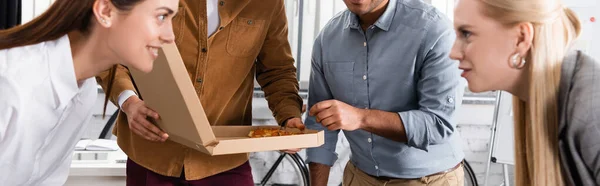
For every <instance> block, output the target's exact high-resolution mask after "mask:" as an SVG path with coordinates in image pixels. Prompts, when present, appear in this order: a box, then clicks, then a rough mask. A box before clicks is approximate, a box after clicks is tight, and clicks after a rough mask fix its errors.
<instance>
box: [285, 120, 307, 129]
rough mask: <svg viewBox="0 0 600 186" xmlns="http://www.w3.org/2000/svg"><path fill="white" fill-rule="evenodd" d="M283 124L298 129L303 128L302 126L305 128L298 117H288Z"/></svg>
mask: <svg viewBox="0 0 600 186" xmlns="http://www.w3.org/2000/svg"><path fill="white" fill-rule="evenodd" d="M285 125H286V127H290V128H297V129H300V130H304V128H305V126H304V124H303V123H302V120H301V119H300V118H292V119H289V120H288V121H287V122H286V124H285Z"/></svg>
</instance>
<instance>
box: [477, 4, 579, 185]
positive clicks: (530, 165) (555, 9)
mask: <svg viewBox="0 0 600 186" xmlns="http://www.w3.org/2000/svg"><path fill="white" fill-rule="evenodd" d="M481 2H483V3H482V4H483V7H484V8H483V13H484V15H486V16H488V17H491V18H493V19H495V20H497V21H499V22H500V23H502V24H504V25H506V26H515V25H517V24H519V23H524V22H528V23H531V24H532V25H533V29H534V37H533V43H532V47H531V49H530V50H529V51H528V53H527V55H526V56H525V60H526V61H527V67H526V70H527V72H526V73H527V76H528V78H529V83H528V86H529V90H528V91H529V92H528V95H529V100H528V101H527V102H524V101H522V100H520V99H519V98H517V97H513V100H514V101H513V112H514V121H515V122H514V128H515V148H516V151H515V152H516V153H515V158H516V162H515V163H516V164H515V169H516V171H515V178H516V181H515V183H516V185H517V186H529V185H564V184H565V183H564V180H563V177H562V172H561V164H560V155H559V151H558V123H559V116H558V97H557V96H558V91H559V82H560V74H561V65H562V61H563V58H564V57H565V55H566V53H567V50H568V49H569V46H570V43H571V42H572V41H573V40H574V39H576V38H577V36H579V33H580V31H581V25H580V24H581V23H580V22H579V20H578V18H577V16H576V15H575V14H574V12H573V11H572V10H570V9H568V8H564V7H563V6H562V5H561V3H560V0H481Z"/></svg>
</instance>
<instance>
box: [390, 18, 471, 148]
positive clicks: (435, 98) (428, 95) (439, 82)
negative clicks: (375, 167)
mask: <svg viewBox="0 0 600 186" xmlns="http://www.w3.org/2000/svg"><path fill="white" fill-rule="evenodd" d="M431 24H432V25H429V26H428V27H427V28H428V29H427V32H426V37H425V38H426V39H425V42H424V43H423V45H422V46H421V48H423V50H422V51H423V52H424V53H423V54H422V56H424V57H423V60H422V67H421V68H420V71H419V73H420V74H419V75H418V76H417V77H419V78H418V80H417V93H418V98H419V100H418V103H419V109H416V110H410V111H406V112H399V113H398V114H399V115H400V118H401V120H402V123H403V124H404V128H405V130H406V136H407V139H408V141H407V144H408V145H409V146H412V147H415V148H418V149H422V150H425V151H427V148H428V146H429V145H435V144H440V143H443V142H445V141H446V140H447V139H448V138H449V137H451V136H452V134H453V133H454V131H455V128H456V123H455V121H454V120H453V119H452V118H453V115H454V111H455V109H456V107H457V106H458V105H459V104H460V102H461V101H462V94H463V90H464V84H463V83H461V80H460V75H459V72H460V70H459V69H458V62H456V61H454V60H451V59H450V58H449V53H450V49H451V47H452V44H453V42H454V39H455V35H454V34H453V31H452V28H451V27H450V22H449V21H447V20H446V19H443V18H440V19H439V20H438V21H434V22H431Z"/></svg>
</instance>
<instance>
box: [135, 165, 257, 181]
mask: <svg viewBox="0 0 600 186" xmlns="http://www.w3.org/2000/svg"><path fill="white" fill-rule="evenodd" d="M127 186H254V180H253V179H252V169H251V168H250V163H249V162H246V163H244V164H242V165H240V166H239V167H236V168H234V169H231V170H228V171H226V172H222V173H219V174H216V175H213V176H209V177H207V178H204V179H201V180H189V181H187V180H185V175H184V172H183V171H182V173H181V176H179V177H169V176H163V175H160V174H157V173H155V172H153V171H151V170H148V169H146V168H144V167H142V166H141V165H138V164H137V163H135V162H133V161H131V160H130V159H128V160H127Z"/></svg>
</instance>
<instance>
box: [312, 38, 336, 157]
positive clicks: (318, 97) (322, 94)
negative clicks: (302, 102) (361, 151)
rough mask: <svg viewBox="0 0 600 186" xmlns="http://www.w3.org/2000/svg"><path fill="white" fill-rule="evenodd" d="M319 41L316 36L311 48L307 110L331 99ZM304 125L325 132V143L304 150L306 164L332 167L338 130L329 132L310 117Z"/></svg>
mask: <svg viewBox="0 0 600 186" xmlns="http://www.w3.org/2000/svg"><path fill="white" fill-rule="evenodd" d="M320 40H321V37H320V36H318V37H317V39H316V41H315V44H314V46H313V53H312V56H313V57H312V70H311V72H310V81H309V82H310V84H309V88H308V109H310V108H312V106H313V105H315V104H316V103H318V102H321V101H324V100H328V99H332V98H333V96H332V95H331V91H330V90H329V86H328V85H327V81H326V80H325V77H324V75H323V70H322V69H323V68H322V60H321V57H322V54H321V41H320ZM304 123H305V125H306V127H307V128H309V129H313V130H323V131H324V132H325V143H324V144H323V145H322V146H320V147H315V148H309V149H307V150H306V154H307V162H309V163H310V162H313V163H320V164H323V165H328V166H333V164H334V163H335V161H337V153H336V152H335V147H336V144H337V140H338V134H339V132H340V130H335V131H330V130H328V129H327V128H325V127H323V125H321V124H320V123H317V121H316V119H315V117H312V116H307V117H306V120H305V121H304Z"/></svg>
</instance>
